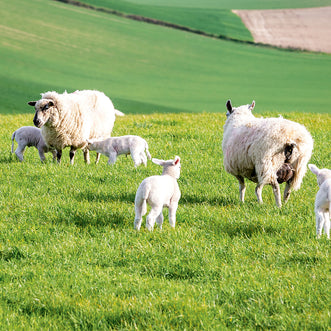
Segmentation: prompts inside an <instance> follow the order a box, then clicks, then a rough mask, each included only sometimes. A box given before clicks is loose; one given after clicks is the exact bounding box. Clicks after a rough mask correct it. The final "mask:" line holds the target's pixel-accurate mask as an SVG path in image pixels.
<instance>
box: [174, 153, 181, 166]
mask: <svg viewBox="0 0 331 331" xmlns="http://www.w3.org/2000/svg"><path fill="white" fill-rule="evenodd" d="M179 162H180V157H179V156H177V155H176V156H175V160H174V163H175V165H177V164H178V163H179Z"/></svg>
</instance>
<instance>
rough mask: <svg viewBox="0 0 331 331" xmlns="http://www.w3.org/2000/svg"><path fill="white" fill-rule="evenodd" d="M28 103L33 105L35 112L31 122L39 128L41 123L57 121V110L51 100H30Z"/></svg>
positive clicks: (47, 123)
mask: <svg viewBox="0 0 331 331" xmlns="http://www.w3.org/2000/svg"><path fill="white" fill-rule="evenodd" d="M28 104H29V105H30V106H34V107H35V110H36V113H35V115H34V118H33V123H34V125H35V126H36V127H38V128H41V127H42V126H43V125H49V124H52V123H55V122H56V121H57V119H58V111H57V108H56V107H55V105H54V102H53V101H52V100H48V99H41V100H38V101H30V102H28Z"/></svg>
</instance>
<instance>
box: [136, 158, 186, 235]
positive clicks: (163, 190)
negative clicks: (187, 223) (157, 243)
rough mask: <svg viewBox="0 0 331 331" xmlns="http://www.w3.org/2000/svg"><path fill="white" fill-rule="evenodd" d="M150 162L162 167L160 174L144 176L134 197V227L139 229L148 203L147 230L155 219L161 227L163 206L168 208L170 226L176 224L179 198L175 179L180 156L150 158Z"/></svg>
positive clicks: (151, 228) (178, 169) (177, 173)
mask: <svg viewBox="0 0 331 331" xmlns="http://www.w3.org/2000/svg"><path fill="white" fill-rule="evenodd" d="M152 162H153V163H155V164H158V165H160V166H162V167H163V172H162V175H161V176H151V177H147V178H145V179H144V180H143V181H142V182H141V184H140V185H139V187H138V190H137V193H136V197H135V203H134V205H135V220H134V228H135V229H136V230H138V231H139V230H140V226H141V222H142V217H143V216H144V215H145V214H146V212H147V205H146V203H148V204H149V205H150V206H151V211H150V213H149V214H148V216H147V219H146V227H147V229H148V230H149V231H152V230H153V228H154V224H155V221H156V223H157V224H158V226H159V227H160V229H162V224H163V213H162V210H163V207H168V208H169V223H170V226H171V227H173V228H174V227H175V225H176V211H177V208H178V201H179V199H180V195H181V193H180V190H179V186H178V183H177V179H178V178H179V176H180V168H181V165H180V158H179V156H176V157H175V159H174V160H167V161H164V160H159V159H154V158H153V159H152Z"/></svg>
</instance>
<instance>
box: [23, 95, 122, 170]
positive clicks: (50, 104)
mask: <svg viewBox="0 0 331 331" xmlns="http://www.w3.org/2000/svg"><path fill="white" fill-rule="evenodd" d="M28 104H29V105H30V106H34V107H35V110H36V113H35V115H34V118H33V123H34V125H35V126H36V127H38V128H41V130H42V131H41V132H42V135H43V138H44V140H45V142H46V144H47V145H48V146H50V147H53V148H55V149H56V150H57V160H58V162H60V161H61V156H62V150H63V149H64V148H65V147H67V146H70V148H71V149H70V163H71V164H74V156H75V152H76V150H77V149H83V151H84V159H85V162H86V163H89V162H90V160H89V151H88V149H87V139H93V138H108V137H110V134H111V132H112V129H113V126H114V122H115V115H120V116H122V115H124V114H123V113H121V112H120V111H118V110H115V109H114V106H113V103H112V102H111V101H110V99H109V98H108V97H107V96H106V95H105V94H104V93H102V92H99V91H92V90H83V91H75V92H74V93H66V92H65V93H63V94H58V93H57V92H54V91H53V92H50V91H49V92H46V93H42V94H41V99H40V100H38V101H30V102H28ZM97 160H98V156H97Z"/></svg>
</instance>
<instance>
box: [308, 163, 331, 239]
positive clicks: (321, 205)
mask: <svg viewBox="0 0 331 331" xmlns="http://www.w3.org/2000/svg"><path fill="white" fill-rule="evenodd" d="M308 167H309V169H310V170H311V172H312V173H314V174H315V175H316V177H317V184H318V186H319V188H320V189H319V191H318V192H317V194H316V199H315V215H316V235H317V238H319V237H320V236H321V234H322V228H324V232H325V233H326V235H327V237H328V239H330V213H331V170H329V169H318V168H317V167H316V166H315V165H314V164H308Z"/></svg>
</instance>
